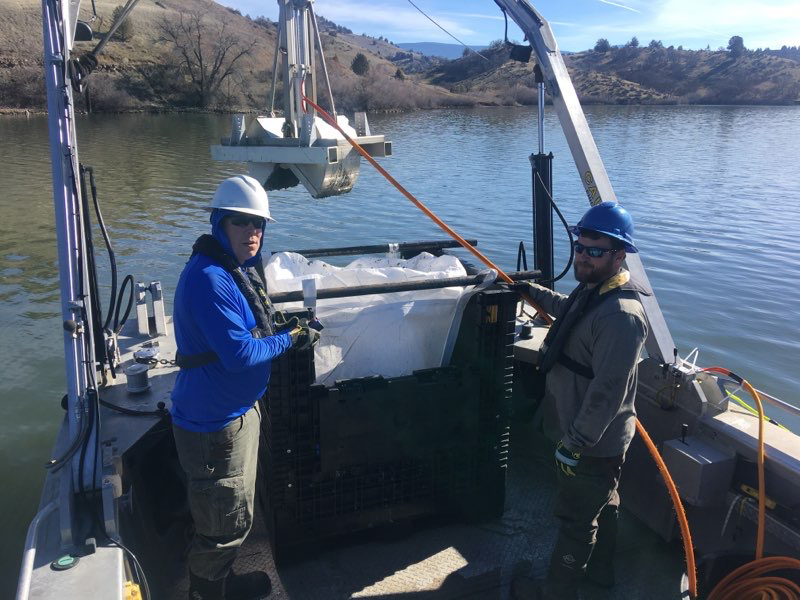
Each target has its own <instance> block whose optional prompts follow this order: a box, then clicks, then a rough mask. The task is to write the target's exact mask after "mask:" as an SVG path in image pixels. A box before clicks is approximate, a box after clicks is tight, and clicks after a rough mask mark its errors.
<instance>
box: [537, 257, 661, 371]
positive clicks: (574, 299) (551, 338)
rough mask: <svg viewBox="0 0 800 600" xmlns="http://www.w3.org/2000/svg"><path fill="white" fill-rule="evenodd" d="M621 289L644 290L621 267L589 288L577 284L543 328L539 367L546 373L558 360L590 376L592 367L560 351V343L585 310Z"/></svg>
mask: <svg viewBox="0 0 800 600" xmlns="http://www.w3.org/2000/svg"><path fill="white" fill-rule="evenodd" d="M622 291H635V292H639V293H644V294H648V292H647V291H646V290H644V289H642V288H641V286H639V285H637V284H636V283H634V282H632V281H631V280H630V273H628V271H621V272H620V273H618V274H616V275H614V276H613V277H611V278H609V279H608V280H607V281H605V282H604V283H603V285H601V286H599V287H595V288H593V289H591V290H587V289H586V286H585V285H584V284H580V285H579V286H578V287H577V288H575V289H574V290H573V291H572V293H571V294H570V295H569V297H568V298H567V300H566V304H565V310H564V312H563V314H562V316H561V317H559V318H558V319H556V321H555V323H553V325H552V326H551V327H550V331H548V332H547V335H546V336H545V338H544V342H542V348H541V350H540V352H539V365H538V368H539V371H540V372H542V373H544V374H546V373H547V372H548V371H550V369H552V368H553V365H555V364H556V363H559V364H560V365H562V366H564V367H566V368H567V369H569V370H570V371H572V372H573V373H576V374H577V375H580V376H581V377H586V378H587V379H593V378H594V371H593V370H592V368H591V367H590V366H587V365H584V364H582V363H579V362H578V361H576V360H574V359H572V358H570V357H569V356H567V355H566V354H564V352H563V349H564V345H565V344H566V341H567V339H568V338H569V336H570V334H571V333H572V330H573V328H574V327H575V325H576V323H578V321H580V320H581V319H582V318H583V316H584V315H585V314H586V313H587V312H589V311H590V310H592V309H593V308H595V307H597V306H599V305H600V304H602V303H603V302H604V301H605V300H606V299H608V298H613V297H615V296H616V295H617V294H618V293H619V292H622Z"/></svg>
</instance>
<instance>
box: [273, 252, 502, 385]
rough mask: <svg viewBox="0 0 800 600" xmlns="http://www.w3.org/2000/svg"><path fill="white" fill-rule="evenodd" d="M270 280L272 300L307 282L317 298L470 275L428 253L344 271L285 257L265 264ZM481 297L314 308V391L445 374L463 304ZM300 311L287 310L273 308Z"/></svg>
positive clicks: (453, 294) (448, 295) (408, 295)
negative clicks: (378, 378)
mask: <svg viewBox="0 0 800 600" xmlns="http://www.w3.org/2000/svg"><path fill="white" fill-rule="evenodd" d="M265 273H266V276H267V290H268V292H269V293H270V294H274V293H280V292H291V291H297V290H302V289H304V284H303V281H304V280H308V279H313V280H314V284H315V286H316V290H317V291H318V290H322V289H328V288H340V287H349V286H361V285H373V284H385V283H400V282H406V281H419V280H427V279H444V278H452V277H463V276H465V275H466V271H465V270H464V267H463V265H462V264H461V263H460V262H459V260H458V259H457V258H456V257H455V256H449V255H443V256H438V257H437V256H433V255H432V254H428V253H427V252H423V253H422V254H419V255H418V256H415V257H414V258H411V259H408V260H404V259H399V258H387V257H369V258H359V259H356V260H354V261H353V262H351V263H350V264H349V265H347V266H346V267H336V266H333V265H330V264H328V263H325V262H323V261H318V260H314V261H309V260H308V259H306V258H305V257H303V256H301V255H300V254H295V253H292V252H281V253H278V254H274V255H273V256H272V257H271V258H270V260H269V261H268V262H267V263H266V264H265ZM489 280H491V281H493V280H494V272H491V275H490V276H487V277H485V281H486V282H487V283H486V284H488V283H491V281H489ZM309 283H310V282H307V283H306V284H305V289H306V292H308V289H309ZM480 287H483V286H480ZM476 289H477V288H476V287H474V286H470V287H467V288H464V287H447V288H441V289H434V290H421V291H412V292H395V293H387V294H372V295H369V296H354V297H350V298H333V299H326V300H317V301H316V315H317V317H318V318H319V320H320V321H321V322H322V324H323V325H324V327H325V329H323V331H322V336H321V339H320V342H319V344H317V346H316V348H315V354H314V360H315V367H316V374H317V379H316V381H317V383H322V384H325V385H333V383H334V382H335V381H337V380H340V379H351V378H355V377H367V376H370V375H382V376H384V377H397V376H401V375H410V374H411V373H412V372H413V371H415V370H417V369H426V368H431V367H439V366H441V365H442V362H443V360H445V361H447V360H449V353H450V352H452V345H453V343H454V341H455V340H454V337H455V333H457V330H458V326H459V324H460V320H461V312H462V311H463V307H464V305H465V304H466V299H468V297H469V295H471V293H472V292H474V291H475V290H476ZM303 306H304V303H303V302H290V303H285V304H281V305H276V308H277V309H279V310H298V309H302V308H303ZM448 334H450V338H451V339H450V343H449V344H448Z"/></svg>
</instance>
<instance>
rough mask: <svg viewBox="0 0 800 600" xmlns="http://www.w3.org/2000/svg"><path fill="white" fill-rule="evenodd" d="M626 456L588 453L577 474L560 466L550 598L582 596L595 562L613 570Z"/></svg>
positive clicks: (562, 599)
mask: <svg viewBox="0 0 800 600" xmlns="http://www.w3.org/2000/svg"><path fill="white" fill-rule="evenodd" d="M623 460H624V457H623V456H614V457H608V458H605V457H603V458H600V457H591V456H584V457H582V458H581V459H580V461H579V462H578V466H577V467H576V468H575V475H574V476H568V475H565V474H564V473H563V472H562V471H561V469H556V472H557V476H558V489H557V492H556V499H555V508H554V511H553V512H554V514H555V516H556V517H557V518H558V520H559V530H558V538H557V539H556V544H555V547H554V548H553V554H552V556H551V558H550V568H549V570H548V573H547V579H546V582H545V597H546V598H553V599H558V600H570V599H572V598H577V594H578V584H579V583H580V581H581V579H582V578H583V576H584V574H585V573H586V567H587V564H589V563H590V561H591V566H590V568H591V569H593V570H596V569H599V570H602V569H613V563H612V559H613V556H614V549H615V546H616V538H617V516H618V514H619V494H618V493H617V485H618V484H619V476H620V470H621V468H622V462H623Z"/></svg>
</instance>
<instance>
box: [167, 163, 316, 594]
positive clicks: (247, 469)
mask: <svg viewBox="0 0 800 600" xmlns="http://www.w3.org/2000/svg"><path fill="white" fill-rule="evenodd" d="M208 208H209V209H210V210H211V218H210V220H211V234H210V235H209V234H204V235H201V236H200V237H199V238H198V239H197V241H196V242H195V244H194V246H193V247H192V256H191V257H190V258H189V261H188V262H187V263H186V266H185V267H184V269H183V272H182V273H181V277H180V280H179V281H178V286H177V288H176V290H175V309H174V317H173V318H174V324H175V340H176V342H177V345H178V352H177V354H176V363H177V365H178V366H179V367H180V369H181V370H180V372H179V373H178V377H177V380H176V382H175V388H174V389H173V391H172V408H171V411H170V412H171V414H172V425H173V428H172V429H173V433H174V436H175V446H176V448H177V451H178V458H179V460H180V463H181V466H182V467H183V470H184V471H185V473H186V478H187V487H188V489H187V494H188V500H189V509H190V511H191V513H192V518H193V520H194V527H195V530H194V536H193V539H192V542H191V546H190V548H189V556H188V563H189V564H188V566H189V579H190V581H189V585H190V587H189V598H190V600H207V599H213V600H223V599H224V600H245V599H256V598H264V597H266V596H267V595H269V593H270V588H271V585H270V580H269V577H268V576H267V574H266V573H265V572H263V571H253V572H251V573H241V574H236V573H234V572H233V570H232V567H233V562H234V560H235V558H236V555H237V553H238V550H239V547H240V546H241V544H242V542H244V539H245V538H246V537H247V534H248V533H249V531H250V528H251V526H252V523H253V509H254V500H255V484H256V470H257V463H258V442H259V434H260V429H261V428H260V423H261V415H260V413H259V409H258V400H259V399H260V398H261V397H262V396H263V395H264V394H265V392H266V390H267V386H268V385H269V379H270V365H271V361H272V359H273V358H275V357H276V356H278V355H280V354H281V353H283V352H285V351H286V350H287V349H288V348H290V347H292V346H295V347H303V346H305V345H309V344H310V343H312V341H313V340H312V339H311V338H312V337H316V332H312V331H310V330H309V329H308V328H307V327H305V328H302V327H295V328H293V329H291V331H288V330H287V331H285V332H277V331H275V330H274V327H273V318H272V316H273V310H272V306H271V304H270V302H269V298H268V297H267V294H266V283H265V281H264V273H263V265H262V263H261V247H262V244H263V241H264V231H265V229H266V225H267V222H270V221H274V219H272V217H271V215H270V211H269V200H268V198H267V193H266V192H265V191H264V188H263V187H262V186H261V184H260V183H259V182H258V181H257V180H255V179H253V178H252V177H248V176H246V175H237V176H235V177H230V178H228V179H226V180H225V181H223V182H222V183H221V184H220V185H219V187H218V188H217V191H216V193H215V194H214V197H213V199H212V201H211V204H210V206H209V207H208Z"/></svg>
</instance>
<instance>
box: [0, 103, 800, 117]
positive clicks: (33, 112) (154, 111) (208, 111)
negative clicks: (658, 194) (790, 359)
mask: <svg viewBox="0 0 800 600" xmlns="http://www.w3.org/2000/svg"><path fill="white" fill-rule="evenodd" d="M545 104H546V105H547V106H552V103H551V102H546V103H545ZM535 106H536V105H535V104H495V103H488V102H487V103H481V102H478V103H476V104H475V105H473V106H463V105H454V106H447V105H444V106H436V107H430V108H415V109H410V110H409V109H404V108H389V109H376V110H367V111H366V112H367V113H369V114H397V113H412V112H421V111H430V110H450V109H454V108H458V109H463V110H469V109H470V108H534V107H535ZM581 106H684V107H685V106H768V107H784V106H797V107H800V100H796V101H794V102H792V103H781V104H764V103H753V104H749V103H738V102H737V103H730V104H719V103H714V104H701V103H690V102H647V103H642V102H638V103H634V102H630V103H628V102H625V103H623V102H582V103H581ZM75 112H76V114H79V115H81V116H85V115H90V114H91V115H131V114H151V115H160V114H176V115H177V114H201V115H213V114H219V115H233V114H246V115H255V114H261V113H262V112H264V111H262V110H259V109H256V108H232V109H231V108H225V109H222V108H179V107H152V108H134V109H129V110H109V111H103V110H95V111H92V112H91V113H88V112H86V111H75ZM46 114H47V109H46V108H12V107H4V106H0V116H24V117H34V116H41V115H46ZM277 114H278V116H280V113H279V112H278V113H277Z"/></svg>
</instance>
